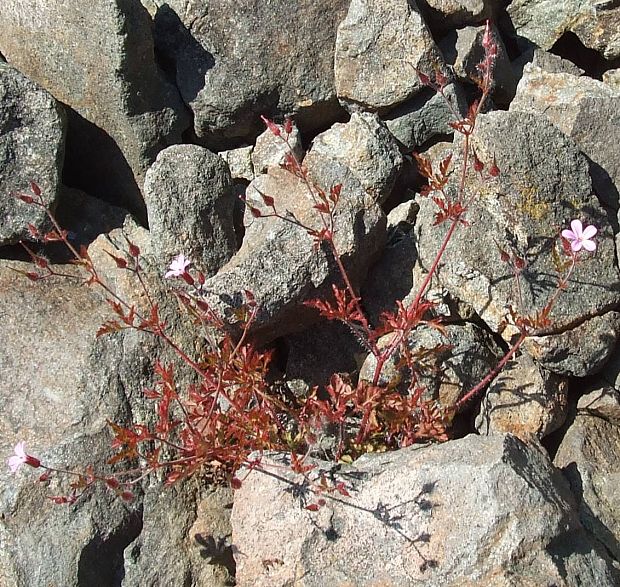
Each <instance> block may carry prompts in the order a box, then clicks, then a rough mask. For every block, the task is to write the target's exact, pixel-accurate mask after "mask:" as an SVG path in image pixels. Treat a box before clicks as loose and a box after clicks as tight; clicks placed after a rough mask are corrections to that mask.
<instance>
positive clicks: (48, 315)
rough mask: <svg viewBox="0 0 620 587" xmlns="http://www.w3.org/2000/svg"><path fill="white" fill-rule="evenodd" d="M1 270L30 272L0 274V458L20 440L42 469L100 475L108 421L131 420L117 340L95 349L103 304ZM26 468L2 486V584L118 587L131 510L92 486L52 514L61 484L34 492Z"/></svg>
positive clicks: (87, 293) (58, 282) (135, 513)
mask: <svg viewBox="0 0 620 587" xmlns="http://www.w3.org/2000/svg"><path fill="white" fill-rule="evenodd" d="M8 266H10V267H14V268H17V269H20V270H31V267H30V266H29V265H26V264H24V263H18V262H11V263H10V264H9V263H3V265H2V267H1V269H0V291H2V292H3V295H2V296H0V318H1V319H2V323H3V328H2V333H1V334H0V396H1V398H2V400H1V401H2V405H3V410H2V417H1V418H0V438H1V439H2V446H1V447H0V452H1V453H2V455H3V458H4V456H5V455H7V456H8V455H9V454H10V453H11V452H12V447H13V445H14V444H16V443H17V442H18V441H20V440H24V441H25V442H26V448H27V450H28V452H29V453H30V454H33V455H35V456H37V457H39V458H41V460H42V461H43V462H44V463H46V464H49V465H52V466H58V467H61V468H69V469H72V468H74V467H75V468H76V469H77V470H82V471H83V470H84V467H86V466H87V465H88V464H93V465H95V466H96V467H97V469H98V470H101V468H100V467H101V465H105V462H106V460H107V459H108V458H109V457H110V456H111V454H112V449H111V447H110V434H109V430H108V425H107V420H112V421H116V422H120V423H123V422H127V419H128V417H129V414H130V411H129V405H128V402H127V399H126V396H125V393H124V388H123V384H122V383H121V381H120V380H119V377H118V371H117V368H116V365H118V362H119V359H120V358H121V356H122V349H121V348H120V347H119V346H118V342H119V341H118V339H117V340H115V341H108V342H105V343H104V342H103V341H102V340H99V341H96V340H95V332H96V330H97V328H98V327H99V326H100V324H101V322H102V321H103V319H104V317H105V316H106V314H107V312H106V311H105V307H104V305H103V304H102V300H101V298H100V297H99V296H98V295H96V294H95V292H93V291H92V290H91V289H89V288H84V287H82V288H80V287H77V285H76V283H73V282H70V281H67V280H63V279H59V278H53V279H49V280H46V281H45V283H44V284H43V283H41V282H36V283H32V282H31V281H29V280H27V279H26V278H25V277H24V276H23V275H20V274H18V273H15V272H13V271H11V270H10V269H9V268H8ZM66 270H68V269H66ZM108 345H109V346H108ZM134 377H135V373H134ZM26 469H27V470H24V469H22V470H21V471H19V472H18V474H17V475H15V476H12V475H2V477H1V478H0V545H1V547H0V584H2V585H12V586H15V587H28V586H30V585H63V586H67V587H73V586H74V587H77V586H78V585H93V584H98V585H114V584H118V581H119V578H120V576H121V574H122V568H123V565H122V551H123V549H124V547H125V546H126V545H127V544H128V543H129V542H130V541H131V540H133V538H134V537H135V536H136V535H137V534H138V532H139V531H140V525H141V517H140V508H139V501H138V502H136V503H135V504H125V503H124V502H121V500H119V499H117V498H116V496H115V495H114V494H113V493H112V492H111V491H110V490H108V489H106V488H105V487H97V488H95V490H94V491H89V492H87V495H85V496H84V497H82V498H80V499H78V501H77V502H76V503H75V504H74V505H72V506H58V505H54V504H53V503H52V502H51V501H50V500H49V499H48V496H50V495H59V494H65V493H67V491H68V487H67V484H66V483H63V485H62V486H60V487H59V485H58V479H57V478H56V477H52V479H51V483H50V485H49V486H45V485H44V484H37V483H35V481H36V479H37V478H38V476H39V474H40V472H39V471H33V470H30V469H28V468H27V467H26Z"/></svg>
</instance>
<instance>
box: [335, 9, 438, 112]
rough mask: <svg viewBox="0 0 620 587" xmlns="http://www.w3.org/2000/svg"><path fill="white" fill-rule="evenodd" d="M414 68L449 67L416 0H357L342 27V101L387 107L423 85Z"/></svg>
mask: <svg viewBox="0 0 620 587" xmlns="http://www.w3.org/2000/svg"><path fill="white" fill-rule="evenodd" d="M414 68H417V69H418V70H420V71H421V72H422V73H425V74H427V75H429V76H430V75H432V74H433V72H434V71H435V70H436V69H440V70H442V71H443V72H444V73H446V72H445V65H444V62H443V58H442V56H441V53H440V52H439V49H438V48H437V46H436V45H435V41H434V40H433V37H432V36H431V33H430V31H429V30H428V27H427V26H426V24H425V22H424V20H423V19H422V15H421V14H420V11H419V9H418V7H417V5H416V3H415V1H414V0H379V1H375V2H369V1H368V0H353V1H352V2H351V4H350V6H349V12H348V13H347V16H346V18H345V19H344V21H343V22H342V23H341V24H340V26H339V27H338V36H337V38H336V55H335V60H334V72H335V76H336V91H337V93H338V98H339V99H340V101H341V103H343V104H344V105H345V106H346V107H348V108H350V109H352V110H355V109H356V108H357V107H358V106H361V107H362V108H365V109H371V110H378V109H381V110H388V109H390V108H392V107H394V106H396V105H397V104H400V103H402V102H404V101H405V100H407V99H408V98H411V97H412V96H414V95H415V94H417V93H419V92H420V91H421V90H422V88H423V87H424V86H423V85H422V84H421V82H420V80H419V79H418V76H417V74H416V71H415V69H414Z"/></svg>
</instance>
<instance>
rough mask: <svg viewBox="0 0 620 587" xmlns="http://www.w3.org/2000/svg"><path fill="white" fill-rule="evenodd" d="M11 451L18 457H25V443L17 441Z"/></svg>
mask: <svg viewBox="0 0 620 587" xmlns="http://www.w3.org/2000/svg"><path fill="white" fill-rule="evenodd" d="M13 452H14V453H15V455H16V456H18V457H19V458H22V459H25V458H26V443H25V442H24V441H23V440H22V441H21V442H18V443H17V444H16V445H15V448H14V449H13Z"/></svg>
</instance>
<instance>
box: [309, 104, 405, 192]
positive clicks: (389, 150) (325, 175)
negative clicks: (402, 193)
mask: <svg viewBox="0 0 620 587" xmlns="http://www.w3.org/2000/svg"><path fill="white" fill-rule="evenodd" d="M402 163H403V157H402V155H401V154H400V150H399V148H398V145H397V143H396V141H395V140H394V138H393V137H392V136H391V134H390V132H389V131H388V129H387V128H386V125H385V124H384V123H383V122H381V120H379V118H378V117H377V115H376V114H371V113H369V112H356V113H354V114H353V116H351V120H349V122H347V123H346V124H344V123H336V124H334V125H333V126H332V127H331V128H330V129H329V130H326V131H325V132H323V133H321V134H320V135H318V136H317V137H315V139H314V141H313V142H312V148H311V149H310V152H309V153H308V155H307V156H306V158H305V159H304V164H305V165H306V167H307V168H308V172H309V174H310V176H311V177H312V178H314V179H315V180H316V181H317V183H318V184H319V185H321V186H322V187H324V188H325V187H327V188H329V187H331V186H334V185H337V184H342V185H343V186H348V185H350V186H356V185H357V184H360V185H361V187H362V189H363V190H364V191H366V192H367V193H368V194H369V195H370V196H372V198H373V199H374V200H375V201H377V202H379V203H382V202H384V201H385V200H386V199H387V198H388V197H389V195H390V194H391V192H392V188H393V187H394V183H395V182H396V179H397V177H398V172H399V171H400V169H401V166H402Z"/></svg>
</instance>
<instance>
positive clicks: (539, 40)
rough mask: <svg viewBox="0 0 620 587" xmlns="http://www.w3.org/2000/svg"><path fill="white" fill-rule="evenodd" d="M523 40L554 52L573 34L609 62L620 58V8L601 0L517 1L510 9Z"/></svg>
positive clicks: (512, 3)
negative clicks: (569, 34) (565, 38)
mask: <svg viewBox="0 0 620 587" xmlns="http://www.w3.org/2000/svg"><path fill="white" fill-rule="evenodd" d="M507 11H508V15H509V16H510V19H511V21H512V23H513V26H514V28H515V30H516V32H517V34H518V35H519V36H520V37H524V38H526V39H528V40H529V41H532V42H533V43H535V44H536V45H538V46H539V47H541V48H542V49H551V47H552V46H553V45H554V43H555V42H556V41H557V40H558V39H559V38H560V37H561V36H562V35H563V34H564V33H566V32H569V31H570V32H573V33H575V34H576V35H577V36H578V37H579V40H580V41H581V42H582V43H583V44H584V45H585V46H586V47H588V48H590V49H594V50H596V51H598V52H599V53H601V55H602V56H603V57H604V58H605V59H609V60H611V59H615V58H617V57H620V26H619V24H620V7H618V6H616V3H615V2H600V1H599V0H585V1H584V0H564V1H562V2H554V3H553V9H552V10H551V9H550V6H549V4H548V3H547V2H539V1H538V0H515V1H514V2H511V3H510V5H509V6H508V8H507Z"/></svg>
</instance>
